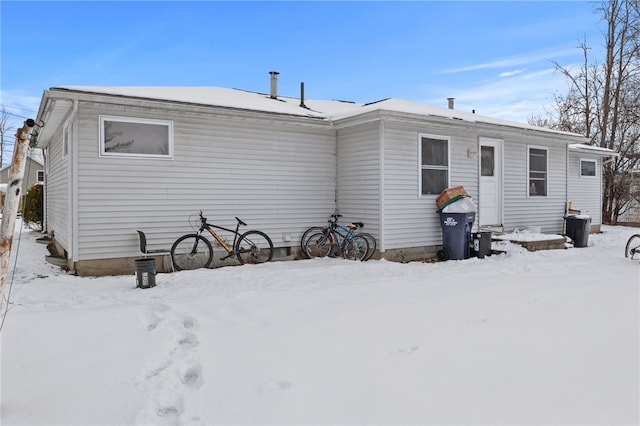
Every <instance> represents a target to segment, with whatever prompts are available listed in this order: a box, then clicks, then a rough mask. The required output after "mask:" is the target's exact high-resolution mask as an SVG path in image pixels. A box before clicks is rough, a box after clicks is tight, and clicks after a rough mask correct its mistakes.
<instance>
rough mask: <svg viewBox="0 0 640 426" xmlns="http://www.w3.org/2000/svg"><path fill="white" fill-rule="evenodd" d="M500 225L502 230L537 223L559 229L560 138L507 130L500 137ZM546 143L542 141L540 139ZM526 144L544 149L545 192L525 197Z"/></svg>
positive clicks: (562, 194)
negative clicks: (502, 174) (501, 152)
mask: <svg viewBox="0 0 640 426" xmlns="http://www.w3.org/2000/svg"><path fill="white" fill-rule="evenodd" d="M504 141H505V143H504V184H503V185H504V221H503V222H504V226H505V230H506V231H511V230H513V229H516V228H518V229H525V228H526V227H528V226H540V227H541V228H542V231H543V232H546V233H560V232H562V225H563V215H564V207H565V203H566V197H567V178H566V167H567V165H566V162H567V154H566V152H567V147H566V144H564V143H562V142H556V141H554V140H553V139H550V140H545V139H543V138H542V137H538V138H533V137H526V136H525V135H521V134H517V133H515V132H514V133H510V134H508V135H506V136H505V137H504ZM545 142H546V143H549V145H543V143H545ZM529 146H540V147H544V148H545V149H546V151H547V165H548V166H547V195H546V196H544V197H529V196H528V189H527V188H528V185H529V183H530V182H529V173H528V172H529V170H528V165H527V163H528V149H529Z"/></svg>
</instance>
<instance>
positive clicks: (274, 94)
mask: <svg viewBox="0 0 640 426" xmlns="http://www.w3.org/2000/svg"><path fill="white" fill-rule="evenodd" d="M269 74H271V99H278V74H280V73H279V72H278V71H269Z"/></svg>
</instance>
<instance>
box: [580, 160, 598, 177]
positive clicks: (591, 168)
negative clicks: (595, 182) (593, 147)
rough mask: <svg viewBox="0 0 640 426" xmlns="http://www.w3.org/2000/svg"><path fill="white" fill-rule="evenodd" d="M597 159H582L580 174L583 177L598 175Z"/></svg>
mask: <svg viewBox="0 0 640 426" xmlns="http://www.w3.org/2000/svg"><path fill="white" fill-rule="evenodd" d="M597 164H598V163H597V162H596V160H585V159H582V158H581V159H580V176H582V177H596V176H597V175H598V173H597Z"/></svg>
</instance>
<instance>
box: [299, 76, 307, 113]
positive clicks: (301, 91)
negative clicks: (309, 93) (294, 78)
mask: <svg viewBox="0 0 640 426" xmlns="http://www.w3.org/2000/svg"><path fill="white" fill-rule="evenodd" d="M300 106H301V107H302V108H306V107H307V106H306V105H305V104H304V81H301V82H300Z"/></svg>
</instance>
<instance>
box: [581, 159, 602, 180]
mask: <svg viewBox="0 0 640 426" xmlns="http://www.w3.org/2000/svg"><path fill="white" fill-rule="evenodd" d="M582 162H587V163H593V164H594V167H593V170H594V174H593V175H585V174H582ZM580 178H585V179H597V178H598V161H597V160H594V159H593V158H581V159H580Z"/></svg>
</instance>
